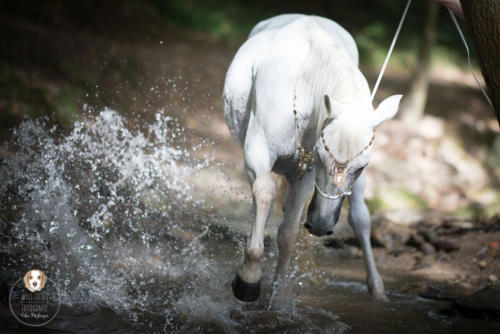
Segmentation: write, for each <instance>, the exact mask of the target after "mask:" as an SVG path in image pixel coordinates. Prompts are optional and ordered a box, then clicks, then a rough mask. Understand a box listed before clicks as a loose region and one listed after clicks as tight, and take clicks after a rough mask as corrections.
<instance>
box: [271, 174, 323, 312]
mask: <svg viewBox="0 0 500 334" xmlns="http://www.w3.org/2000/svg"><path fill="white" fill-rule="evenodd" d="M313 184H314V173H307V174H306V175H304V176H303V177H302V179H300V180H299V179H293V180H288V190H287V195H286V200H285V206H284V207H283V212H284V220H283V222H282V224H281V225H280V227H279V230H278V248H279V258H278V265H277V267H276V274H275V276H274V283H273V296H272V298H271V303H270V304H271V307H273V308H274V307H276V306H279V305H281V304H282V303H283V298H285V297H286V295H285V293H284V286H285V285H286V275H287V272H288V267H289V265H290V257H291V255H292V253H293V251H294V249H295V243H296V237H297V229H298V226H299V223H300V218H301V217H302V211H303V209H304V205H305V203H306V201H307V198H308V197H309V194H310V193H311V190H312V187H313Z"/></svg>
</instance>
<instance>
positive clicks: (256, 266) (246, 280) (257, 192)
mask: <svg viewBox="0 0 500 334" xmlns="http://www.w3.org/2000/svg"><path fill="white" fill-rule="evenodd" d="M252 188H253V197H254V205H255V223H254V226H253V229H252V234H251V236H250V241H249V242H248V243H247V247H246V248H245V259H244V261H243V265H242V266H241V268H240V269H239V270H238V274H237V276H236V278H235V279H234V281H233V294H234V296H235V297H236V298H238V299H240V300H243V301H248V302H251V301H254V300H256V299H257V298H258V297H259V294H260V279H261V276H262V270H261V268H260V259H261V258H262V256H263V255H264V229H265V227H266V223H267V220H268V218H269V214H270V212H271V206H272V201H273V199H274V196H275V193H276V185H275V183H274V180H273V179H272V177H271V172H269V171H264V172H261V173H259V174H258V175H257V176H256V178H255V181H254V182H253V185H252Z"/></svg>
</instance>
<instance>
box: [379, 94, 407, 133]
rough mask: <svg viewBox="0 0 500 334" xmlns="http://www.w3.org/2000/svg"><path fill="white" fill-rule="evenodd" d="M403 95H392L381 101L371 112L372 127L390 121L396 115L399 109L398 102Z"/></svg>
mask: <svg viewBox="0 0 500 334" xmlns="http://www.w3.org/2000/svg"><path fill="white" fill-rule="evenodd" d="M402 97H403V95H401V94H398V95H393V96H389V97H388V98H386V99H385V100H384V101H382V102H381V103H380V104H379V105H378V107H377V109H375V111H374V112H373V127H377V126H378V125H379V124H381V123H383V122H384V121H386V120H388V119H391V118H393V117H394V115H396V113H397V112H398V109H399V102H400V101H401V98H402Z"/></svg>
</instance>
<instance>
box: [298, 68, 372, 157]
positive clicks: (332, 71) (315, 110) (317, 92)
mask: <svg viewBox="0 0 500 334" xmlns="http://www.w3.org/2000/svg"><path fill="white" fill-rule="evenodd" d="M325 68H329V71H326V70H324V69H325ZM360 79H361V80H360ZM363 80H364V77H363V76H362V74H361V73H360V72H359V69H358V68H357V67H355V66H351V67H348V66H345V67H337V66H332V67H323V71H318V72H316V73H314V72H310V73H308V74H307V75H305V76H303V78H302V80H301V84H300V85H299V87H301V89H300V94H302V98H300V96H299V93H297V95H298V96H297V98H298V99H300V100H302V103H301V105H302V108H303V109H302V110H305V111H306V112H305V115H304V116H305V117H306V120H307V121H306V124H305V125H304V130H303V132H304V135H303V145H304V147H305V148H306V149H308V150H310V149H311V148H312V147H313V146H314V145H315V143H316V142H317V140H318V138H319V135H320V132H321V130H322V128H323V125H324V124H325V121H326V120H327V118H328V112H327V109H326V106H325V103H324V96H325V94H328V95H329V97H330V99H331V100H333V101H336V102H338V103H341V104H342V103H351V102H353V101H356V102H358V103H359V102H361V101H363V103H360V104H362V105H363V104H366V105H367V108H366V110H367V111H369V110H370V108H369V105H370V104H371V102H370V101H371V99H370V91H369V89H368V84H367V83H366V80H364V81H363ZM363 109H364V108H363Z"/></svg>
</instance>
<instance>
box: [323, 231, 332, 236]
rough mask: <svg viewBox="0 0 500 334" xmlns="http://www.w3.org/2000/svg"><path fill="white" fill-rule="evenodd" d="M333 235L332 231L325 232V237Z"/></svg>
mask: <svg viewBox="0 0 500 334" xmlns="http://www.w3.org/2000/svg"><path fill="white" fill-rule="evenodd" d="M332 234H333V231H326V232H325V235H332Z"/></svg>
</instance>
